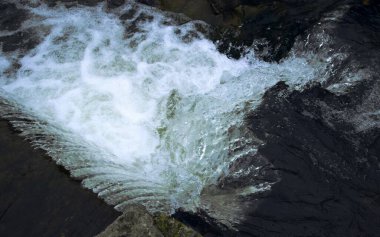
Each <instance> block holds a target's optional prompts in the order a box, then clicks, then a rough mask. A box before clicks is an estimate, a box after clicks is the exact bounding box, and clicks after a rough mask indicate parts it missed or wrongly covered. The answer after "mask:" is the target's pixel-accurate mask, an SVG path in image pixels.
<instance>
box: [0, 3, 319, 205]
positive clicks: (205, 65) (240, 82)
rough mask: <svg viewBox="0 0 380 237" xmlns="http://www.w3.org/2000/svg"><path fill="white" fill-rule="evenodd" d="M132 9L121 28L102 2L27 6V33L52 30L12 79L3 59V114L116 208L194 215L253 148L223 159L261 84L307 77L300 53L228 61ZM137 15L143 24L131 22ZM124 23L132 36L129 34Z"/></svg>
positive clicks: (180, 29) (309, 71) (155, 16)
mask: <svg viewBox="0 0 380 237" xmlns="http://www.w3.org/2000/svg"><path fill="white" fill-rule="evenodd" d="M130 8H132V5H130V6H125V9H124V10H122V11H121V13H123V12H127V11H128V10H129V9H130ZM134 8H135V9H137V12H136V13H135V14H134V16H133V17H131V18H129V19H127V20H126V21H125V22H124V23H122V22H121V21H120V20H119V17H118V15H117V14H112V13H106V12H105V11H104V10H103V7H102V6H99V7H97V8H85V7H82V8H75V7H73V8H70V9H65V8H60V7H58V8H55V9H48V8H45V7H43V6H41V7H39V8H34V9H32V12H33V13H34V14H35V15H36V16H40V17H36V18H35V20H30V21H29V22H27V23H26V24H25V25H24V27H28V25H36V24H40V25H41V26H44V27H42V28H44V29H50V33H49V34H48V35H47V36H46V37H45V38H44V40H43V42H42V43H41V44H39V45H38V46H37V47H36V48H35V49H33V50H32V51H31V52H30V53H29V54H28V55H26V56H25V57H23V58H22V59H20V64H21V68H20V69H18V71H17V73H16V74H15V76H7V75H8V74H5V73H4V71H6V70H7V68H9V67H10V62H9V60H10V59H9V58H10V57H11V55H6V54H4V53H1V54H0V73H1V84H0V86H1V91H0V96H1V98H2V100H1V103H0V107H1V110H2V111H1V112H0V115H1V116H3V117H6V118H8V119H9V120H11V121H12V123H13V124H14V126H15V127H17V128H19V129H20V130H21V131H23V133H22V135H24V136H26V137H27V138H29V139H30V140H31V142H32V143H33V145H35V146H36V147H40V148H43V149H44V150H46V151H47V152H48V154H49V155H50V156H51V157H52V158H53V159H54V160H56V161H57V163H58V164H61V165H63V166H65V167H66V168H67V169H69V170H70V171H71V173H72V175H73V176H74V177H76V178H79V179H83V185H84V186H85V187H87V188H90V189H92V190H93V191H94V192H96V193H99V196H100V197H102V198H104V199H105V200H106V201H107V202H108V203H110V204H112V205H115V206H116V207H117V208H118V209H123V207H124V206H125V205H128V204H131V203H141V204H144V205H145V206H146V207H147V208H148V209H149V210H151V211H165V212H168V211H169V212H170V211H172V210H174V209H175V208H178V207H183V208H185V209H189V210H191V209H194V208H196V207H197V205H198V203H199V197H200V192H201V191H202V188H203V187H205V186H207V185H210V184H214V183H216V181H217V178H218V177H220V175H222V174H225V173H226V172H228V170H227V168H228V165H229V164H230V163H231V162H232V161H234V160H236V159H239V158H240V157H241V156H242V155H249V154H253V153H254V152H255V147H250V146H247V147H243V149H240V150H241V151H239V152H231V151H232V150H234V149H235V148H236V147H237V146H239V144H240V145H241V144H245V142H246V139H248V138H245V137H244V136H243V134H240V133H239V129H235V130H233V132H231V128H239V127H241V126H243V122H242V119H243V117H244V113H245V112H246V111H247V110H250V109H254V108H255V106H257V104H258V103H259V101H260V98H261V96H262V94H263V93H264V92H265V89H267V88H268V87H270V86H272V85H274V84H275V83H276V82H278V81H280V80H283V81H287V82H288V84H290V85H292V86H293V87H295V88H297V87H302V85H304V84H306V83H307V82H309V81H310V80H312V79H313V78H314V70H313V68H312V67H311V66H309V65H308V64H307V63H306V61H305V60H303V59H301V58H289V59H288V60H286V61H284V62H282V63H281V64H270V63H265V62H262V61H259V60H257V59H255V58H254V56H253V55H248V56H247V57H245V58H243V59H241V60H232V59H229V58H227V57H226V56H225V55H223V54H220V53H219V52H218V51H217V50H216V46H215V45H214V44H213V43H212V42H210V41H209V40H207V39H205V38H203V37H200V38H196V39H193V40H190V42H189V41H188V40H187V41H186V42H184V41H183V40H182V38H183V35H184V34H186V33H187V32H189V31H194V27H193V25H192V23H187V24H184V25H182V26H170V25H167V24H163V22H165V21H166V19H165V16H163V15H162V14H161V13H159V12H155V11H154V10H152V9H150V8H144V7H136V6H134ZM142 13H143V14H145V16H151V19H152V20H151V21H150V20H147V21H137V20H136V18H137V17H138V16H139V15H140V14H142ZM41 19H42V20H41ZM147 19H148V18H147ZM132 24H135V25H136V26H137V29H138V30H136V31H137V32H133V33H131V32H126V30H125V29H126V27H128V26H131V25H132ZM235 150H239V149H235ZM252 190H257V189H255V188H254V187H253V188H252Z"/></svg>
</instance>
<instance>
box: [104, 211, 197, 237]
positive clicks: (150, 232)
mask: <svg viewBox="0 0 380 237" xmlns="http://www.w3.org/2000/svg"><path fill="white" fill-rule="evenodd" d="M122 236H131V237H150V236H152V237H164V236H166V237H175V236H181V237H201V235H200V234H198V233H197V232H195V231H194V230H192V229H191V228H189V227H187V226H185V225H184V224H182V223H181V222H179V221H177V220H176V219H174V218H172V217H169V216H166V215H164V214H159V215H157V216H152V215H150V214H149V213H148V211H147V210H146V209H145V208H144V207H143V206H140V205H130V206H128V207H127V208H126V210H125V212H124V213H123V214H122V215H121V216H120V217H119V218H117V219H116V220H115V221H114V222H113V223H112V224H111V225H110V226H108V227H107V229H105V230H104V231H103V232H102V233H100V234H99V235H97V237H122Z"/></svg>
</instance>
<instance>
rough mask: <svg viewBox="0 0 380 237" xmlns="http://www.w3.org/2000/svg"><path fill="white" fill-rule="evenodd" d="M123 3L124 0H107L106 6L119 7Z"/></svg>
mask: <svg viewBox="0 0 380 237" xmlns="http://www.w3.org/2000/svg"><path fill="white" fill-rule="evenodd" d="M124 3H125V0H107V6H108V7H109V8H115V7H120V6H122V5H123V4H124Z"/></svg>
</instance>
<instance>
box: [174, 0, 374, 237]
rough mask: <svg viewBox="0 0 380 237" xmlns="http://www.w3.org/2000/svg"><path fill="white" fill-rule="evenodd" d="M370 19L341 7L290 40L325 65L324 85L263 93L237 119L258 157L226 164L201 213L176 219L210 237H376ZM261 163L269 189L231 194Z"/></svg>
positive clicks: (368, 13)
mask: <svg viewBox="0 0 380 237" xmlns="http://www.w3.org/2000/svg"><path fill="white" fill-rule="evenodd" d="M379 13H380V9H379V6H376V5H372V6H371V5H366V4H362V3H361V2H357V3H354V4H342V5H339V6H337V7H336V8H335V9H331V10H330V11H328V12H325V13H324V14H323V15H322V16H321V19H320V21H319V23H317V24H315V25H313V26H312V27H310V28H309V29H307V30H306V31H305V33H306V34H305V35H304V36H302V35H300V36H299V37H298V38H297V39H296V45H295V48H294V49H293V50H294V51H293V52H295V53H296V55H299V56H304V57H307V55H311V57H310V63H313V62H314V63H317V61H319V62H322V63H323V62H326V60H327V64H326V65H327V66H326V68H325V70H322V72H321V73H323V76H326V77H327V80H326V81H323V83H322V84H310V85H308V86H307V87H306V88H303V89H301V90H293V89H291V88H289V87H288V86H287V85H286V84H285V83H284V82H279V83H278V84H277V85H276V86H274V87H272V88H271V89H269V90H268V91H267V92H266V93H265V95H264V97H263V101H262V103H261V104H260V106H259V107H258V108H256V109H255V110H253V111H248V112H247V116H246V120H245V121H246V126H247V128H248V129H249V130H250V131H251V132H252V137H254V138H255V139H257V140H258V141H261V142H262V144H261V145H259V148H258V151H257V153H256V154H255V155H253V156H251V157H246V159H244V160H242V161H236V162H235V163H234V164H233V165H231V168H230V172H231V173H229V174H228V175H227V176H225V177H224V178H223V179H221V180H220V183H219V184H218V185H217V186H213V187H207V188H206V189H205V190H204V191H203V194H204V195H205V196H202V199H203V200H202V201H203V204H204V207H203V208H202V209H201V210H198V211H197V212H195V213H187V212H183V211H182V210H179V211H178V212H177V215H178V216H177V217H178V218H179V219H182V220H183V221H185V222H186V221H187V222H188V223H189V224H193V225H194V226H196V227H197V228H199V230H200V231H201V233H203V234H210V235H214V236H352V237H354V236H379V234H378V233H380V215H379V213H380V198H379V197H380V196H379V193H380V185H379V184H380V172H379V170H380V169H379V164H380V158H379V157H380V142H379V140H380V137H379V134H380V117H379V116H378V111H380V99H379V98H380V97H379V95H380V85H379V84H380V83H379V74H378V70H377V68H378V65H379V55H380V45H379V44H378V43H377V42H378V41H377V40H375V39H378V37H379V36H378V34H379V29H380V28H379V27H380V18H379ZM342 46H343V47H342ZM313 60H314V61H313ZM361 70H363V71H361ZM352 75H355V76H356V79H355V80H354V79H353V78H352V77H351V76H352ZM321 76H322V75H321ZM260 160H262V161H263V164H264V166H263V167H265V168H264V170H265V169H267V170H268V171H269V170H271V171H272V172H273V173H272V174H271V175H269V176H262V178H261V179H264V181H267V180H268V177H273V178H276V177H277V178H278V180H277V181H276V180H275V179H269V181H270V182H271V183H274V185H272V186H271V188H270V189H268V190H261V191H260V190H258V191H257V192H253V193H251V194H249V195H241V192H236V191H237V190H239V189H242V188H244V187H245V186H246V185H247V181H249V180H251V179H253V180H255V179H256V180H257V176H256V174H255V173H252V174H250V175H248V176H247V175H246V176H243V177H244V178H242V179H241V180H239V179H236V178H235V177H236V175H235V174H236V173H237V172H236V171H241V172H239V173H242V174H246V173H248V174H249V172H248V171H249V167H251V166H250V162H255V161H260ZM210 203H211V204H212V205H211V204H210ZM215 203H219V204H215ZM226 204H229V205H231V204H232V205H234V208H228V206H229V205H226ZM237 208H240V211H239V213H240V214H241V216H240V217H239V216H238V215H237V214H234V213H233V211H234V210H235V209H237ZM219 215H222V216H224V217H226V219H228V218H230V220H226V219H222V220H220V219H218V218H219ZM232 217H234V218H232ZM236 217H238V218H241V219H240V220H242V221H236V220H237V219H236Z"/></svg>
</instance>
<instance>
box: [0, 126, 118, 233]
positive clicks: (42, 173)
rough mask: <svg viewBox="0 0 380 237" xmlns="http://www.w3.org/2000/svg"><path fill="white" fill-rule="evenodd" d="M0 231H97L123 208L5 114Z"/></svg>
mask: <svg viewBox="0 0 380 237" xmlns="http://www.w3.org/2000/svg"><path fill="white" fill-rule="evenodd" d="M0 193H1V195H0V236H14V237H18V236H20V237H22V236H40V237H44V236H46V237H50V236H83V237H85V236H88V237H90V236H94V235H95V234H97V233H99V232H100V231H101V230H102V229H104V228H105V227H106V226H107V225H109V224H110V223H111V222H112V221H113V220H114V219H115V218H116V217H117V216H118V215H120V213H118V212H117V211H115V210H114V209H113V208H112V207H110V206H107V205H106V204H105V203H104V202H103V201H101V200H99V199H98V197H97V196H96V195H95V194H94V193H92V192H91V191H89V190H84V189H83V188H82V187H81V185H80V183H79V182H76V181H74V180H72V179H70V177H69V175H68V174H67V172H66V171H64V170H63V169H62V168H60V167H58V166H57V165H56V164H55V163H54V162H53V161H52V160H51V159H50V158H49V157H47V156H46V155H44V154H43V152H42V151H40V150H35V149H33V148H32V147H31V146H30V144H29V142H27V141H25V140H24V139H23V138H21V137H20V136H18V134H17V132H15V131H14V130H13V129H12V128H11V126H10V125H9V124H8V122H6V121H4V120H0Z"/></svg>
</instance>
